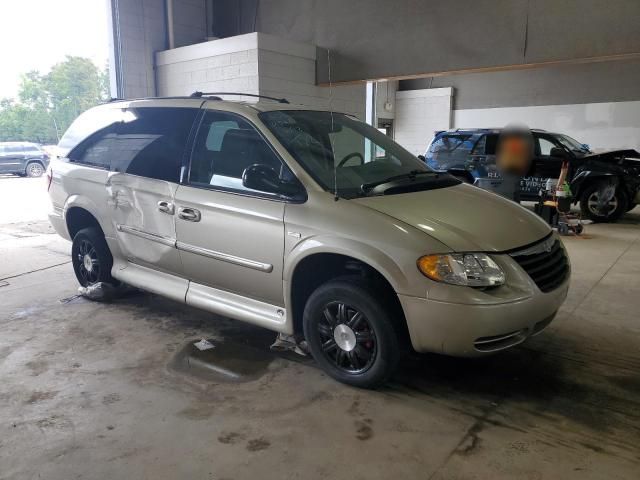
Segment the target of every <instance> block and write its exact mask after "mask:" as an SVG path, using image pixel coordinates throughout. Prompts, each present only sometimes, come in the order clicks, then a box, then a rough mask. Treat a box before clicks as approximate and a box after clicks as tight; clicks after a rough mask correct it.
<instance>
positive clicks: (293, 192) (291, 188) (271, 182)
mask: <svg viewBox="0 0 640 480" xmlns="http://www.w3.org/2000/svg"><path fill="white" fill-rule="evenodd" d="M242 185H243V186H245V187H246V188H250V189H251V190H258V191H260V192H266V193H275V194H279V195H284V196H285V197H289V198H297V197H302V196H303V195H304V189H303V188H302V186H301V185H300V184H298V183H293V182H283V181H282V180H280V177H279V176H278V174H277V173H276V171H275V170H274V169H273V168H271V167H269V166H267V165H262V164H258V163H256V164H254V165H250V166H248V167H247V168H245V169H244V172H243V173H242Z"/></svg>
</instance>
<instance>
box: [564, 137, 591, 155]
mask: <svg viewBox="0 0 640 480" xmlns="http://www.w3.org/2000/svg"><path fill="white" fill-rule="evenodd" d="M556 138H557V139H558V140H559V141H560V143H562V145H564V146H565V147H567V148H568V149H569V150H571V151H574V152H582V153H591V152H590V151H589V148H587V146H586V145H584V144H582V143H578V141H577V140H575V139H573V138H571V137H570V136H568V135H556Z"/></svg>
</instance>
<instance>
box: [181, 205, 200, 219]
mask: <svg viewBox="0 0 640 480" xmlns="http://www.w3.org/2000/svg"><path fill="white" fill-rule="evenodd" d="M178 217H179V218H181V219H182V220H186V221H187V222H199V221H200V218H202V216H201V215H200V210H196V209H195V208H187V207H180V208H179V209H178Z"/></svg>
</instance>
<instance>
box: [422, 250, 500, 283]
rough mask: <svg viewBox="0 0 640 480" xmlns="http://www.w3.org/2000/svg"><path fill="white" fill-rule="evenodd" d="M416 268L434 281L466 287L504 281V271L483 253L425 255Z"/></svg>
mask: <svg viewBox="0 0 640 480" xmlns="http://www.w3.org/2000/svg"><path fill="white" fill-rule="evenodd" d="M418 270H420V271H421V272H422V273H423V274H424V275H425V276H427V277H429V278H430V279H431V280H435V281H436V282H444V283H450V284H452V285H465V286H467V287H493V286H497V285H502V284H503V283H504V272H503V271H502V269H501V268H500V267H499V266H498V265H497V264H496V262H494V261H493V260H492V259H491V257H489V255H486V254H484V253H451V254H448V255H425V256H424V257H420V258H419V259H418Z"/></svg>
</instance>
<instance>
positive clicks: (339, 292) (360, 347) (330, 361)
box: [303, 277, 400, 388]
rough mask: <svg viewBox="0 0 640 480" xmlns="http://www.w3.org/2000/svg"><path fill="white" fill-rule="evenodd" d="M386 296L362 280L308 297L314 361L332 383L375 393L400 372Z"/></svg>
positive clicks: (306, 321)
mask: <svg viewBox="0 0 640 480" xmlns="http://www.w3.org/2000/svg"><path fill="white" fill-rule="evenodd" d="M384 297H385V296H384V295H382V294H381V292H378V291H377V290H376V287H375V286H373V285H372V284H370V283H368V282H366V281H365V280H364V279H362V278H360V277H343V278H338V279H336V280H332V281H329V282H327V283H325V284H323V285H321V286H320V287H318V288H317V289H316V290H315V291H314V292H313V293H312V294H311V296H310V297H309V299H308V301H307V304H306V306H305V309H304V315H303V328H304V335H305V338H306V340H307V343H308V345H309V350H310V351H311V354H312V355H313V358H314V359H315V361H316V362H317V363H318V365H320V367H322V369H323V370H324V371H325V372H327V374H329V375H330V376H331V377H333V378H334V379H336V380H338V381H340V382H343V383H346V384H349V385H353V386H356V387H360V388H375V387H377V386H379V385H381V384H382V383H384V382H385V381H386V380H387V379H388V378H389V377H390V376H391V375H392V374H393V373H394V371H395V370H396V367H397V364H398V360H399V357H400V347H399V341H398V334H397V332H396V329H395V328H394V325H393V316H392V312H393V309H392V308H390V306H388V305H387V304H385V303H384V302H383V301H382V300H381V299H382V298H384Z"/></svg>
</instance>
